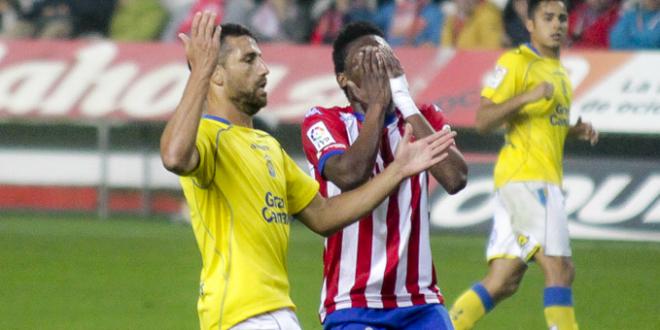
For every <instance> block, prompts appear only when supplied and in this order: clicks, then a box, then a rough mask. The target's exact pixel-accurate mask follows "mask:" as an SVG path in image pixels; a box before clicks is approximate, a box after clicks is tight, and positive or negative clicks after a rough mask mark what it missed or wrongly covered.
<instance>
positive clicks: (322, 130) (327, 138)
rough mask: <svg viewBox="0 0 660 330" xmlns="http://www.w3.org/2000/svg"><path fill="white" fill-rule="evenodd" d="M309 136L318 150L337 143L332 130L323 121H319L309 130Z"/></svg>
mask: <svg viewBox="0 0 660 330" xmlns="http://www.w3.org/2000/svg"><path fill="white" fill-rule="evenodd" d="M307 138H309V140H310V141H312V144H314V148H316V150H317V151H320V150H321V149H323V148H325V147H327V146H329V145H331V144H333V143H335V139H334V138H333V137H332V135H330V131H328V128H327V127H326V126H325V124H324V123H323V122H321V121H320V122H318V123H316V124H314V125H312V127H310V128H309V129H308V130H307Z"/></svg>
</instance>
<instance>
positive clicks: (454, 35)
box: [442, 0, 504, 49]
mask: <svg viewBox="0 0 660 330" xmlns="http://www.w3.org/2000/svg"><path fill="white" fill-rule="evenodd" d="M445 8H446V13H447V16H446V19H445V24H444V27H443V29H442V46H443V47H454V48H459V49H475V48H482V49H483V48H499V47H501V44H502V38H503V34H504V28H503V26H504V25H503V23H502V13H501V11H500V10H499V8H498V7H497V6H495V5H494V4H493V3H491V2H490V1H487V0H481V1H480V0H453V3H450V4H448V6H445Z"/></svg>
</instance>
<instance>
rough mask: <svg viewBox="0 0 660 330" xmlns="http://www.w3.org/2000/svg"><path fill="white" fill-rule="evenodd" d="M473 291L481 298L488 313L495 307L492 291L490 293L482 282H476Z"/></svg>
mask: <svg viewBox="0 0 660 330" xmlns="http://www.w3.org/2000/svg"><path fill="white" fill-rule="evenodd" d="M472 291H474V293H476V294H477V296H479V299H481V303H482V304H483V305H484V309H485V310H486V313H488V312H489V311H490V310H491V309H493V307H495V304H494V303H493V298H492V297H491V296H490V293H488V290H486V288H485V287H484V286H483V284H481V283H476V284H475V285H473V286H472Z"/></svg>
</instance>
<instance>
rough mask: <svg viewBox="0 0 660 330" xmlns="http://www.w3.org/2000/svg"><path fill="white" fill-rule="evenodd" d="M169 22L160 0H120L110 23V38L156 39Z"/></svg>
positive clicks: (131, 39) (130, 39) (126, 39)
mask: <svg viewBox="0 0 660 330" xmlns="http://www.w3.org/2000/svg"><path fill="white" fill-rule="evenodd" d="M166 23H167V12H166V11H165V9H164V8H163V7H162V6H161V5H160V2H159V1H158V0H119V3H118V4H117V9H116V10H115V14H114V16H113V17H112V23H111V25H110V38H112V39H115V40H123V41H146V40H154V39H157V38H158V37H159V36H160V33H161V32H162V30H163V28H164V27H165V24H166Z"/></svg>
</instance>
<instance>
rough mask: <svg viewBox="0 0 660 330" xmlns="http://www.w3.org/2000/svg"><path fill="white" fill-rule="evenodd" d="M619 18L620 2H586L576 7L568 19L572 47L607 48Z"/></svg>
mask: <svg viewBox="0 0 660 330" xmlns="http://www.w3.org/2000/svg"><path fill="white" fill-rule="evenodd" d="M618 17H619V1H618V0H585V1H584V2H583V3H581V4H579V5H577V6H575V8H574V9H573V10H572V11H571V12H570V14H569V18H568V37H569V39H570V44H571V46H573V47H583V48H607V47H608V46H609V45H608V44H609V42H608V36H609V34H610V29H611V28H612V27H613V26H614V23H616V21H617V19H618Z"/></svg>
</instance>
